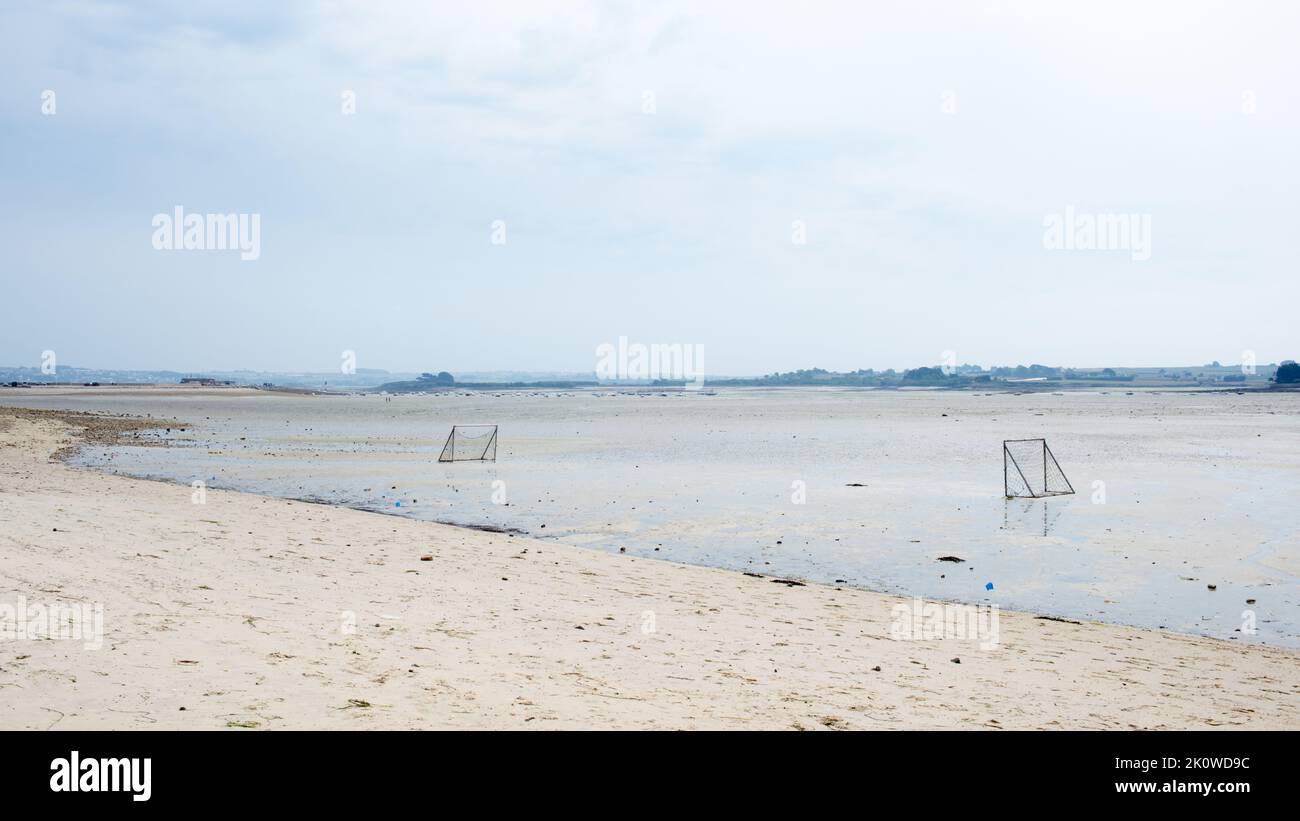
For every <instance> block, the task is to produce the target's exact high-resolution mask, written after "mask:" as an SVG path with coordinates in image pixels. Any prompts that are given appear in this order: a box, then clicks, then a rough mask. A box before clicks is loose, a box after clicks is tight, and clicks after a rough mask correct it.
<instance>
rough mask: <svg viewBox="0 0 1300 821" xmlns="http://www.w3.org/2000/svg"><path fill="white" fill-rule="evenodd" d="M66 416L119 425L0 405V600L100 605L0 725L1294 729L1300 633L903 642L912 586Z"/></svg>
mask: <svg viewBox="0 0 1300 821" xmlns="http://www.w3.org/2000/svg"><path fill="white" fill-rule="evenodd" d="M82 425H89V426H90V435H91V436H92V437H103V436H107V435H111V434H112V433H114V430H113V429H114V428H125V429H127V430H128V431H129V430H130V429H132V427H133V423H129V422H126V423H123V422H113V423H106V424H100V423H97V422H94V421H93V420H90V419H87V418H83V417H75V416H69V415H66V414H51V413H42V412H31V411H12V410H9V409H0V605H2V604H6V603H8V604H11V605H12V604H15V603H16V602H17V601H18V600H19V599H20V597H21V598H24V599H25V600H26V601H27V602H28V603H32V602H53V601H60V602H86V603H101V604H102V605H103V612H104V628H105V631H104V640H103V646H102V647H101V648H99V649H89V648H86V647H85V646H83V644H82V643H81V642H79V641H70V640H24V641H13V640H0V688H2V689H3V690H4V693H5V698H4V699H3V702H2V703H0V729H23V728H28V729H43V728H58V729H72V728H103V729H136V728H141V729H143V728H154V729H156V728H164V729H179V728H197V729H220V728H226V727H260V728H295V729H303V728H306V729H311V728H323V729H324V728H459V727H464V728H784V729H822V728H873V729H878V728H962V727H969V728H1002V729H1012V728H1097V729H1108V728H1115V729H1127V728H1208V727H1245V728H1258V729H1300V654H1298V653H1296V652H1294V651H1289V650H1284V649H1276V648H1267V647H1259V646H1245V645H1236V644H1233V643H1231V642H1227V641H1221V640H1217V639H1210V638H1199V637H1191V636H1184V635H1176V634H1170V633H1165V632H1161V631H1151V630H1140V629H1133V628H1125V627H1115V626H1108V625H1101V624H1091V623H1085V624H1069V623H1063V622H1057V621H1048V620H1043V619H1038V618H1035V617H1034V616H1032V615H1028V614H1016V613H1007V612H1003V613H1002V614H1001V618H1000V623H999V626H1000V644H999V645H998V646H997V647H995V648H992V649H988V650H982V649H980V647H979V645H978V644H977V643H975V642H972V641H962V640H955V639H951V640H931V641H898V640H894V639H892V638H891V637H890V624H891V610H892V608H893V607H894V606H895V605H896V604H898V603H899V602H901V601H904V600H901V599H898V598H895V597H890V596H884V595H879V594H875V593H869V592H865V591H859V590H842V589H836V588H833V587H827V586H817V585H807V586H801V587H790V586H786V585H783V584H776V583H773V582H772V581H771V580H770V579H766V578H755V577H752V576H747V575H743V574H739V573H734V572H729V571H723V570H713V569H708V568H701V567H690V566H683V565H676V564H671V563H668V562H662V561H653V560H647V559H637V558H632V557H627V556H617V555H610V554H606V553H602V552H597V551H588V550H582V549H579V548H573V547H568V546H565V545H560V544H556V543H552V542H540V541H535V540H529V539H526V538H509V537H506V536H503V535H499V534H491V533H482V532H478V531H472V530H467V529H463V528H455V527H449V526H444V525H437V524H432V523H427V522H420V521H415V520H410V519H402V518H398V517H394V516H385V515H381V514H373V513H365V512H360V511H355V510H347V509H341V508H333V507H328V506H323V505H313V504H305V503H299V502H290V501H284V500H279V499H272V498H266V497H261V496H254V495H248V494H242V493H234V492H226V491H214V490H209V491H207V494H206V501H205V503H203V504H195V503H194V502H193V501H192V491H191V488H189V487H187V486H177V485H169V484H163V483H158V482H149V481H140V480H133V479H127V478H123V477H118V476H109V475H104V474H100V473H95V472H91V471H86V470H78V469H74V468H71V467H68V466H66V465H64V464H61V463H59V462H58V461H56V460H54V459H52V456H53V454H55V453H56V452H58V451H61V450H63V449H65V448H68V447H69V446H74V445H75V444H76V443H77V441H78V439H79V437H81V436H83V435H85V432H84V431H81V430H80V429H79V426H82ZM426 555H427V556H432V560H431V561H421V556H426ZM349 613H351V614H354V615H355V629H354V630H351V629H349V627H350V625H352V624H353V621H352V619H351V618H350V617H349V615H348V614H349ZM651 620H653V631H652V632H648V633H647V632H646V631H645V628H646V627H648V626H650V622H651ZM954 659H960V663H956V662H955V661H954Z"/></svg>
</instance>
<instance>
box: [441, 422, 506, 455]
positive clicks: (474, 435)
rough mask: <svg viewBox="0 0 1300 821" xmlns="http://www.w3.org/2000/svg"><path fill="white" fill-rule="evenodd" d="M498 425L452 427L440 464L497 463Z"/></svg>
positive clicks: (443, 447)
mask: <svg viewBox="0 0 1300 821" xmlns="http://www.w3.org/2000/svg"><path fill="white" fill-rule="evenodd" d="M496 460H497V426H496V425H452V426H451V433H450V434H448V435H447V443H446V444H445V445H443V446H442V453H441V454H439V456H438V461H439V462H495V461H496Z"/></svg>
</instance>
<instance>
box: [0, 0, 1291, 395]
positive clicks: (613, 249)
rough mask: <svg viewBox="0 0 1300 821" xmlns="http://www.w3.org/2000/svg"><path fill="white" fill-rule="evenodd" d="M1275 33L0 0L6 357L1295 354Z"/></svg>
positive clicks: (939, 8) (1066, 16)
mask: <svg viewBox="0 0 1300 821" xmlns="http://www.w3.org/2000/svg"><path fill="white" fill-rule="evenodd" d="M439 7H443V8H441V9H440V8H439ZM1297 8H1298V7H1297V5H1296V4H1292V3H1283V2H1276V3H1250V2H1225V3H1200V2H1132V0H1128V1H1126V2H1115V3H1109V2H1098V0H1086V1H1085V2H1077V3H1045V2H1027V3H1016V2H991V1H989V2H978V0H976V1H975V2H967V3H955V2H954V3H923V2H896V3H873V4H863V3H847V2H846V3H837V4H819V3H811V2H801V3H779V4H777V3H773V4H756V3H735V4H724V3H703V2H696V3H682V4H676V3H655V4H650V3H637V2H617V3H546V2H536V0H530V1H529V2H519V3H499V4H498V3H486V2H479V3H466V4H455V6H454V7H453V5H452V4H449V3H448V4H445V6H444V4H438V3H414V2H413V3H371V2H357V3H349V2H332V3H247V4H245V3H238V2H218V3H197V2H195V3H183V4H177V3H171V2H157V3H152V2H132V3H121V4H117V3H89V2H86V3H59V2H41V3H30V4H18V3H6V4H5V5H4V6H3V8H2V10H0V118H2V121H0V170H2V171H3V173H2V174H0V189H2V192H3V196H0V242H3V248H4V253H3V260H4V261H3V264H2V266H0V365H32V366H38V365H39V364H40V357H41V352H42V351H44V350H53V351H55V352H56V353H57V355H58V361H59V364H62V365H79V366H87V367H122V368H172V369H177V370H201V369H218V368H221V369H228V368H254V369H264V370H319V371H331V370H337V369H338V367H339V362H340V356H341V352H342V351H344V350H352V351H355V352H356V357H357V365H358V366H359V367H363V368H365V367H374V368H388V369H392V370H415V371H420V370H430V369H433V370H441V369H446V370H450V371H468V370H490V369H507V368H509V369H521V370H575V371H590V370H592V369H593V368H594V367H595V363H596V355H595V349H596V347H597V346H598V345H600V344H601V343H605V342H615V341H617V339H618V337H620V336H626V337H628V338H629V339H630V340H631V341H632V342H644V343H655V342H660V343H694V344H701V345H703V346H704V349H705V370H706V371H708V372H709V373H718V374H722V373H727V374H746V373H762V372H770V371H773V370H789V369H794V368H800V367H813V366H820V367H824V368H830V369H837V370H845V369H853V368H859V367H875V368H887V367H912V366H917V365H922V364H935V363H938V362H939V361H940V358H941V355H942V352H944V351H954V352H955V353H956V359H957V361H959V362H972V363H979V364H983V365H991V364H1015V363H1029V362H1041V363H1045V364H1054V365H1074V366H1087V365H1144V364H1158V365H1166V364H1200V363H1203V362H1208V361H1210V360H1212V359H1218V360H1221V361H1224V362H1225V364H1226V363H1229V362H1237V361H1239V360H1240V358H1241V356H1242V352H1243V351H1246V350H1251V351H1254V352H1255V354H1256V356H1257V358H1258V361H1259V362H1260V363H1267V362H1271V361H1279V360H1281V359H1285V358H1300V334H1298V333H1297V328H1300V321H1297V319H1296V306H1297V305H1300V277H1298V276H1297V273H1298V272H1297V250H1296V248H1297V245H1296V243H1297V240H1296V237H1297V223H1298V222H1300V219H1298V217H1300V204H1298V201H1297V191H1300V179H1298V177H1300V173H1298V172H1300V167H1298V164H1297V152H1298V151H1300V106H1298V104H1297V103H1298V100H1297V97H1300V83H1298V82H1297V81H1298V80H1300V49H1297V47H1296V44H1297V42H1298V41H1300V25H1298V22H1300V12H1297ZM46 91H53V92H54V95H53V98H52V102H53V104H54V106H53V113H48V109H49V108H50V106H48V105H47V103H48V102H51V100H47V96H48V95H45V94H44V92H46ZM345 91H351V92H354V94H355V110H356V113H355V114H346V113H344V111H343V108H344V99H343V98H344V92H345ZM43 107H44V108H45V109H46V110H43ZM177 206H180V207H182V208H183V209H184V210H185V211H186V212H187V213H191V212H192V213H200V214H206V213H243V214H249V215H253V214H256V215H258V216H259V219H260V256H259V258H258V259H256V260H252V261H244V260H241V259H240V255H239V253H238V252H232V251H221V250H171V251H168V250H156V249H155V248H154V247H153V242H152V237H153V234H154V228H153V226H152V220H153V219H154V216H155V215H156V214H160V213H166V214H170V213H172V212H173V209H174V208H175V207H177ZM1067 208H1071V209H1073V212H1074V213H1076V215H1077V214H1084V215H1088V214H1093V215H1109V214H1135V215H1145V217H1146V218H1148V219H1149V224H1150V243H1149V249H1148V250H1149V255H1150V258H1149V259H1135V258H1134V257H1135V256H1142V254H1140V253H1131V252H1130V251H1129V250H1124V249H1120V250H1103V249H1093V250H1081V249H1076V250H1065V249H1053V248H1050V247H1046V245H1047V243H1045V227H1044V226H1045V220H1050V219H1051V215H1064V214H1065V212H1066V209H1067ZM495 221H500V223H499V224H498V228H500V225H501V224H503V225H504V238H505V242H504V244H499V243H494V242H493V231H494V222H495ZM499 234H500V231H498V239H500V236H499ZM801 238H804V239H806V242H803V243H800V242H799V241H798V240H799V239H801Z"/></svg>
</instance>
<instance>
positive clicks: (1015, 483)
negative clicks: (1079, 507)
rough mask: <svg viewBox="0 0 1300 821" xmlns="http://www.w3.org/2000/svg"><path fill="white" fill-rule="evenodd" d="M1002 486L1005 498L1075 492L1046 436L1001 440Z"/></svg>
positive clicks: (1035, 496)
mask: <svg viewBox="0 0 1300 821" xmlns="http://www.w3.org/2000/svg"><path fill="white" fill-rule="evenodd" d="M1002 486H1003V490H1004V491H1005V492H1006V495H1007V498H1008V499H1014V498H1021V497H1023V498H1029V499H1037V498H1038V497H1040V496H1064V495H1067V494H1070V493H1074V487H1073V486H1072V485H1071V484H1070V480H1069V479H1067V478H1065V471H1063V470H1061V466H1060V465H1059V464H1057V462H1056V457H1055V456H1053V455H1052V449H1051V448H1049V447H1048V446H1047V440H1046V439H1008V440H1006V441H1004V442H1003V443H1002Z"/></svg>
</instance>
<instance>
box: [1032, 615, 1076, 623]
mask: <svg viewBox="0 0 1300 821" xmlns="http://www.w3.org/2000/svg"><path fill="white" fill-rule="evenodd" d="M1034 618H1036V619H1038V620H1040V621H1059V622H1061V623H1062V624H1083V622H1081V621H1074V620H1073V619H1063V618H1061V617H1060V616H1034Z"/></svg>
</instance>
